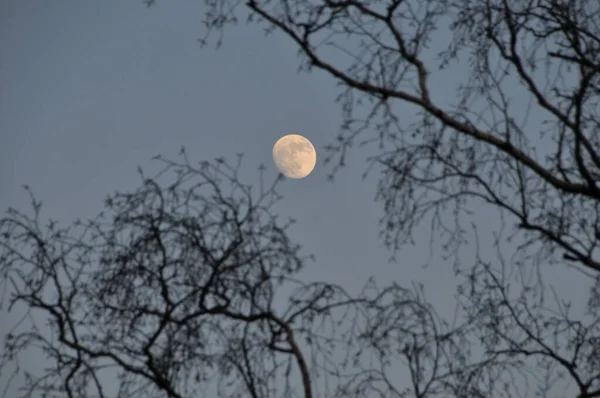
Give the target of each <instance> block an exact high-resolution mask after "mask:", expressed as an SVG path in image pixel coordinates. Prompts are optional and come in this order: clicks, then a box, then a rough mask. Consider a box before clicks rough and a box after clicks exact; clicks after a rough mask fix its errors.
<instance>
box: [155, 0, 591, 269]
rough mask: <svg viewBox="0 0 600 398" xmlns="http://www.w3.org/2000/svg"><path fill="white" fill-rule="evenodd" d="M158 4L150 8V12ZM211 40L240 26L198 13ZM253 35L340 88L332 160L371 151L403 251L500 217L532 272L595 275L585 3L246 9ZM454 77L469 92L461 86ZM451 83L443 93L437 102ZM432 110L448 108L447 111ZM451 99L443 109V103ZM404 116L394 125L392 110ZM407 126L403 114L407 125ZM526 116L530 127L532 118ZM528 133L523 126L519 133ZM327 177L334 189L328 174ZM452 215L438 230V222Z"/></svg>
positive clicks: (304, 2)
mask: <svg viewBox="0 0 600 398" xmlns="http://www.w3.org/2000/svg"><path fill="white" fill-rule="evenodd" d="M154 2H155V1H154V0H151V1H148V2H147V4H148V5H152V4H153V3H154ZM205 5H206V9H207V11H206V18H205V20H204V23H205V25H206V27H207V29H208V30H207V35H206V37H205V38H204V39H203V40H202V42H203V43H205V42H206V40H207V39H209V38H210V35H211V34H212V33H214V32H216V33H218V34H220V36H219V39H218V40H219V44H220V43H221V39H222V36H223V31H224V29H225V28H226V27H227V25H228V24H231V23H236V22H237V20H238V18H239V17H240V15H242V11H241V10H240V7H239V5H240V2H239V1H237V0H208V1H205ZM245 5H246V10H247V11H248V14H249V18H248V20H249V21H259V22H260V23H263V24H266V31H267V32H268V33H270V32H273V31H276V32H278V33H282V34H284V35H285V36H287V37H288V38H290V39H291V40H290V45H293V46H295V47H297V48H298V50H299V53H300V54H301V56H302V60H303V61H302V64H301V69H302V70H309V71H310V70H315V69H316V70H321V71H324V72H325V73H327V74H329V75H330V76H331V77H332V78H333V79H334V81H336V82H337V83H339V85H340V86H341V87H343V91H342V92H341V93H340V96H339V98H338V100H339V101H340V102H341V104H342V110H343V115H344V122H343V125H342V129H341V133H340V135H339V137H338V139H337V141H336V142H335V144H332V145H331V146H330V147H329V148H328V150H329V154H328V160H335V159H337V161H336V163H335V165H334V167H333V172H335V170H337V168H339V167H341V166H343V164H344V161H345V159H344V158H345V153H346V151H347V149H348V148H349V147H351V146H352V145H353V144H354V143H356V141H357V140H359V137H362V138H360V139H361V141H360V143H361V144H366V143H369V142H379V143H380V144H381V145H380V152H379V154H378V155H377V156H374V157H373V158H372V166H373V165H376V166H377V168H379V170H380V171H381V178H380V181H379V188H378V199H379V200H380V201H381V202H382V203H383V205H384V216H383V217H382V219H381V223H382V227H383V234H384V236H385V241H386V243H387V244H388V245H389V246H390V247H392V248H394V249H398V248H399V247H400V246H401V245H402V244H403V243H405V242H407V241H408V240H410V239H411V235H412V234H411V233H412V231H413V229H414V227H416V226H417V225H418V224H419V223H420V222H421V221H422V220H423V219H424V218H425V217H426V216H433V217H434V222H433V223H432V227H433V229H434V230H435V231H436V232H438V231H442V230H448V231H449V232H450V234H449V235H448V236H449V238H448V241H447V242H446V247H447V248H448V250H450V251H452V250H454V251H456V250H457V246H459V245H460V242H462V241H464V239H463V234H464V228H463V227H461V226H460V222H459V221H460V219H461V218H460V217H458V216H460V215H461V214H464V213H466V212H468V211H469V209H470V208H471V207H472V206H473V205H474V204H477V203H484V204H485V205H488V206H491V208H492V209H496V210H501V211H502V212H504V213H508V214H510V216H511V217H512V220H513V224H514V225H515V231H516V232H519V233H522V236H524V241H525V242H526V243H525V244H524V245H523V247H521V249H523V250H526V249H531V250H532V251H533V252H534V253H535V255H536V260H537V262H538V263H539V262H553V261H557V260H558V261H561V262H563V263H565V262H567V263H568V264H572V265H579V266H583V267H584V269H587V270H588V271H599V270H600V258H599V254H598V244H599V243H600V207H599V206H600V117H599V116H600V115H599V110H600V105H599V103H600V101H599V99H600V22H599V21H600V4H599V3H598V2H597V1H589V0H381V1H375V0H315V1H309V0H280V1H268V0H264V1H263V0H248V1H246V2H245ZM463 76H464V80H463V81H461V80H460V79H461V78H462V77H463ZM449 81H455V82H456V85H455V86H454V90H455V91H454V92H450V93H448V92H447V90H448V88H447V87H448V86H444V90H446V91H444V92H441V91H440V90H437V89H436V85H439V84H440V83H441V82H444V83H448V82H449ZM442 94H443V96H442ZM447 98H451V99H452V100H451V101H447V100H446V99H447ZM400 106H402V107H403V108H404V109H411V110H414V111H415V112H414V113H415V114H416V115H417V116H416V117H415V120H412V121H409V122H405V121H403V120H402V119H401V118H400V117H399V116H398V114H399V109H398V108H399V107H400ZM405 113H406V112H405ZM532 113H535V115H534V116H532ZM536 118H537V119H538V120H530V119H536ZM332 175H333V173H332ZM450 207H451V208H452V209H453V211H454V214H456V215H458V216H457V217H456V218H455V219H456V223H455V225H454V226H451V225H445V224H446V222H445V221H443V217H441V216H440V213H442V210H444V209H446V208H450Z"/></svg>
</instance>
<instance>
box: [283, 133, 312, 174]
mask: <svg viewBox="0 0 600 398" xmlns="http://www.w3.org/2000/svg"><path fill="white" fill-rule="evenodd" d="M273 161H274V162H275V166H277V169H278V170H279V171H280V172H281V174H283V175H284V176H286V177H288V178H293V179H300V178H304V177H306V176H307V175H309V174H310V173H311V172H312V171H313V169H314V168H315V165H316V164H317V151H315V147H314V146H313V144H312V143H311V142H310V141H309V140H308V139H307V138H305V137H303V136H301V135H298V134H288V135H285V136H283V137H281V138H280V139H278V140H277V142H276V143H275V145H274V146H273Z"/></svg>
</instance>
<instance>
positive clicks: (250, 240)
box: [0, 152, 600, 398]
mask: <svg viewBox="0 0 600 398" xmlns="http://www.w3.org/2000/svg"><path fill="white" fill-rule="evenodd" d="M160 160H161V161H162V162H164V164H165V168H164V169H163V170H162V171H161V172H160V173H159V174H158V175H156V176H154V177H152V178H147V177H146V176H144V174H143V173H142V172H141V170H140V174H141V176H142V181H143V182H142V184H141V186H140V187H139V188H138V189H136V190H134V191H133V192H128V193H119V192H117V193H115V194H113V195H110V196H108V197H107V199H106V202H105V204H106V209H105V212H103V213H102V214H100V215H99V216H98V217H97V218H94V219H92V220H89V221H85V222H84V221H78V222H75V223H74V225H72V226H71V227H59V226H58V224H57V223H56V222H54V221H50V222H49V223H48V224H47V225H45V226H44V225H42V224H43V223H42V221H41V220H40V206H41V204H40V202H39V201H37V200H36V199H35V198H34V196H33V195H32V194H31V199H32V205H33V215H32V216H28V215H26V214H24V213H22V212H19V211H17V210H14V209H10V210H9V211H8V213H7V215H6V216H5V217H3V218H2V219H0V271H1V275H2V278H1V279H0V281H2V282H3V283H2V285H3V287H4V290H5V292H10V293H11V295H10V297H9V300H8V304H9V308H12V307H13V306H14V307H15V308H22V309H24V310H25V316H24V318H23V322H19V323H18V324H16V325H14V328H13V329H12V330H11V331H10V333H9V334H7V335H6V336H5V345H4V350H3V352H2V354H1V355H0V369H2V373H3V374H4V375H7V373H8V371H9V370H10V367H11V366H12V367H13V370H14V373H13V376H15V375H17V376H18V375H22V376H23V377H24V380H25V383H24V384H23V385H22V386H21V389H20V394H19V397H20V398H25V397H27V398H34V397H35V398H37V397H77V398H91V397H100V398H105V397H133V398H135V397H165V396H166V397H170V398H184V397H185V398H188V397H199V396H218V397H253V398H268V397H277V398H280V397H303V398H312V397H336V398H342V397H344V398H346V397H356V398H359V397H360V398H363V397H391V398H403V397H418V398H426V397H449V396H450V397H457V398H458V397H460V398H467V397H469V398H471V397H514V396H534V394H538V395H535V396H544V397H551V396H553V397H557V396H560V397H564V396H573V397H579V398H584V397H586V398H591V397H598V396H600V361H599V360H598V358H600V313H599V310H600V302H599V300H598V298H599V297H600V294H599V293H600V289H596V290H595V291H594V295H592V296H591V299H590V302H589V303H588V304H589V305H588V310H589V311H590V312H589V316H587V317H586V318H585V319H577V318H572V317H571V316H570V315H569V313H568V311H567V310H565V309H564V307H559V309H560V310H561V311H562V312H561V311H559V312H556V311H555V312H552V308H551V307H547V306H545V304H544V301H543V295H542V291H540V289H539V287H540V285H539V283H538V284H535V285H533V286H527V284H526V283H525V282H524V281H521V282H523V283H522V285H523V286H522V288H521V289H520V290H517V291H516V292H517V295H515V294H514V292H515V291H514V289H513V291H512V292H511V291H509V289H508V282H509V280H512V279H511V278H510V275H507V274H506V271H505V269H504V268H502V267H500V268H496V269H494V268H492V267H491V266H490V265H488V264H486V263H484V262H483V260H478V263H477V264H476V266H475V267H473V268H472V269H470V270H467V271H465V273H464V277H465V283H464V284H463V285H460V286H459V289H458V290H457V293H458V296H457V297H458V303H459V305H458V308H457V314H455V316H454V318H453V319H444V317H442V316H440V315H438V314H437V313H436V311H435V309H434V308H433V307H432V306H431V305H430V304H428V302H427V300H426V297H425V296H424V290H423V287H422V286H419V285H415V286H413V287H412V288H410V289H408V288H406V287H401V286H399V285H398V284H396V283H392V284H389V285H387V286H383V287H379V286H378V285H377V284H376V283H375V281H367V283H366V285H365V288H364V290H363V291H362V292H361V293H360V294H358V295H357V296H354V297H352V296H350V295H349V294H348V293H346V292H345V291H344V289H343V288H342V287H340V286H336V285H335V284H329V283H322V282H315V283H301V282H300V281H298V280H296V279H295V275H296V274H297V273H298V272H299V271H300V270H301V268H302V265H303V263H304V262H305V261H306V260H307V258H308V257H307V256H303V255H302V254H301V251H300V248H299V247H298V246H297V245H294V244H293V243H292V242H291V241H290V240H289V238H288V237H287V235H286V234H287V232H286V231H287V228H288V227H289V225H290V224H289V222H288V223H281V222H280V221H279V220H278V219H277V217H276V216H275V215H273V214H272V213H271V210H270V208H271V206H272V205H273V204H274V203H275V202H276V201H277V200H278V198H279V195H278V194H277V192H276V184H277V180H276V181H275V182H274V183H273V184H270V185H268V186H267V185H266V184H261V187H260V189H259V190H258V192H256V193H253V191H252V189H251V187H249V186H248V185H245V184H243V183H242V182H240V180H239V178H238V170H239V169H240V165H241V158H240V160H239V161H238V163H237V165H234V166H231V165H229V164H228V163H227V162H225V161H224V160H223V159H218V160H217V161H216V162H215V163H214V164H213V163H208V162H202V163H200V165H199V166H195V165H193V164H191V163H190V162H189V161H188V159H187V156H186V155H185V152H183V161H181V162H174V161H170V160H165V159H162V158H160ZM169 172H170V173H169ZM168 175H171V176H174V178H173V179H172V180H171V181H169V182H165V183H162V178H163V176H168ZM167 181H168V180H167ZM261 181H263V180H262V178H261ZM29 192H30V191H29ZM501 265H502V264H501ZM513 279H514V278H513ZM286 291H287V292H289V293H288V294H286V293H285V292H286ZM2 297H3V299H2V302H0V304H5V302H4V297H5V294H2ZM446 318H448V317H446ZM23 355H29V356H36V355H37V356H41V355H43V356H44V358H45V360H46V361H47V364H48V366H47V367H46V368H45V369H44V370H42V371H41V373H34V372H32V371H30V370H29V369H23V368H22V367H21V365H20V364H21V362H20V358H21V357H22V356H23ZM519 375H521V376H520V377H521V378H520V379H519ZM528 375H529V376H532V378H531V379H528V378H527V377H528ZM403 380H405V381H403ZM569 382H570V383H571V385H569V384H568V383H569ZM557 386H559V387H560V388H561V389H560V391H559V393H558V395H557V392H556V391H557V390H556V388H557ZM8 387H10V386H8ZM7 391H9V390H8V389H5V390H4V394H3V396H5V397H8V396H7ZM530 394H531V395H530ZM13 396H14V395H11V396H10V397H11V398H12V397H13Z"/></svg>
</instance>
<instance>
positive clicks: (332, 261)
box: [0, 0, 585, 367]
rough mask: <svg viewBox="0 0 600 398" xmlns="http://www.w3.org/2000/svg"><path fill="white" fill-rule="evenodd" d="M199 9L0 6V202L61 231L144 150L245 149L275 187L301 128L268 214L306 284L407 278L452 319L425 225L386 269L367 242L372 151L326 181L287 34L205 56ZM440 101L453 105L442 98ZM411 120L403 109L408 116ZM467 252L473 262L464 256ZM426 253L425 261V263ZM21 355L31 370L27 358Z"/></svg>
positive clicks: (321, 84) (129, 176) (147, 153)
mask: <svg viewBox="0 0 600 398" xmlns="http://www.w3.org/2000/svg"><path fill="white" fill-rule="evenodd" d="M202 12H203V6H202V2H201V1H198V0H186V1H178V2H167V1H163V2H161V3H160V4H159V5H158V6H157V7H154V8H152V9H146V8H145V7H144V6H143V4H142V2H141V0H140V1H136V0H133V1H127V2H124V1H119V2H101V1H94V2H83V1H78V0H71V1H66V0H55V1H46V2H40V1H31V0H6V1H3V2H2V4H1V5H0V192H1V195H0V208H1V209H2V210H4V209H5V208H6V207H8V206H15V207H18V208H21V209H26V206H27V205H28V203H27V201H26V195H25V192H23V190H22V189H21V185H22V184H28V185H30V186H31V188H32V189H33V191H34V193H35V194H36V195H37V197H38V198H39V199H41V200H42V201H43V203H44V212H43V215H44V216H45V217H52V218H55V219H57V220H59V221H61V222H63V223H68V222H71V221H73V220H74V219H75V218H78V217H83V218H85V217H89V216H93V215H95V214H97V213H98V212H99V211H100V210H101V209H102V205H103V199H104V197H105V194H106V193H109V192H113V191H114V190H115V189H120V190H126V189H133V188H135V187H136V186H137V184H139V182H140V181H139V178H138V176H137V174H136V167H137V166H138V165H140V166H142V167H144V168H148V169H149V170H152V169H153V166H152V165H153V163H152V162H151V161H150V158H151V157H152V156H154V155H156V154H163V155H165V156H166V157H170V158H175V157H176V156H177V152H178V150H179V148H180V147H181V146H182V145H183V146H185V147H186V149H187V152H188V154H189V156H190V157H191V158H194V159H197V160H205V159H208V160H211V159H214V158H215V157H217V156H225V157H227V158H229V159H232V160H234V156H235V154H236V153H238V152H244V153H245V155H246V156H245V159H244V165H245V167H246V168H247V169H246V171H245V173H244V174H243V178H244V181H245V182H247V183H256V182H257V178H258V171H257V168H258V166H259V164H261V163H262V164H264V165H266V166H267V168H268V171H267V176H268V178H269V179H272V178H274V177H275V168H274V166H273V164H272V159H271V148H272V145H273V143H274V142H275V141H276V139H277V138H279V137H280V136H282V135H285V134H289V133H297V134H301V135H304V136H306V137H307V138H309V139H310V140H311V141H312V142H313V144H314V145H315V147H316V148H317V152H318V156H319V158H318V163H317V167H316V168H315V170H314V171H313V173H312V174H311V175H310V176H309V177H308V178H306V179H303V180H286V181H284V182H283V183H282V184H281V186H280V191H281V192H282V194H283V195H284V199H283V201H282V202H281V203H280V204H279V205H278V207H277V211H278V213H279V214H280V215H282V216H291V217H294V218H296V219H297V220H298V223H297V224H296V227H295V229H294V230H293V231H292V233H291V235H292V236H293V238H294V239H295V240H296V241H297V242H298V243H301V244H302V245H303V246H304V248H305V250H306V252H307V253H314V254H315V255H316V261H315V262H314V263H309V264H308V266H307V268H306V270H305V272H304V274H303V276H304V277H305V278H306V279H312V280H318V279H326V280H329V281H335V282H336V283H339V284H340V285H342V286H345V287H347V288H349V289H350V290H353V289H358V288H359V287H360V286H362V284H363V283H364V282H365V281H366V278H367V277H368V276H370V275H374V276H375V277H376V278H377V279H379V280H381V281H389V280H396V281H398V282H400V283H402V284H406V285H408V284H410V282H411V281H422V282H424V283H425V288H426V292H427V293H428V297H429V298H430V299H431V300H432V301H434V302H435V303H437V304H438V305H439V307H438V308H439V309H440V312H442V313H444V312H446V313H448V311H451V310H452V309H453V304H452V300H448V299H449V298H451V297H452V293H453V291H454V288H455V284H454V283H453V282H452V271H451V265H450V264H448V263H444V262H443V261H442V260H441V259H440V258H439V256H438V255H437V254H436V255H435V256H434V257H432V258H430V253H429V225H424V226H423V228H421V230H420V231H419V232H418V233H417V234H416V236H415V240H416V242H417V244H416V245H415V246H413V247H406V248H403V249H402V252H401V255H400V256H399V261H398V262H397V263H395V264H393V263H392V264H390V263H389V262H388V258H389V257H390V253H389V252H388V251H386V250H385V249H384V248H383V247H382V245H381V242H380V240H379V239H378V236H377V232H378V226H377V219H378V217H379V216H380V215H381V207H380V205H379V204H377V203H375V202H374V201H373V198H374V195H375V179H374V178H373V177H375V176H373V177H372V178H370V179H367V180H366V181H363V180H361V174H362V172H363V171H364V170H365V168H366V163H365V157H366V155H367V154H369V152H368V151H365V150H355V151H353V152H352V153H351V156H350V158H349V161H348V166H347V167H345V168H344V169H343V170H342V171H341V172H340V173H339V174H338V175H337V178H336V180H335V181H334V182H333V183H330V182H327V181H326V176H327V173H328V172H329V171H330V169H329V168H328V167H325V166H324V165H323V164H322V159H323V158H322V155H323V150H322V147H323V146H324V145H326V144H327V143H331V142H332V141H333V140H334V139H335V136H336V134H337V133H338V127H339V124H340V121H341V117H340V115H341V113H340V108H339V105H338V104H335V103H334V99H335V96H336V94H337V93H338V91H337V88H335V86H334V81H333V80H332V79H331V78H330V77H329V76H326V75H325V74H323V73H318V72H317V73H311V74H298V73H297V72H296V69H297V66H298V58H297V56H296V48H295V47H293V45H292V44H291V41H289V40H288V39H287V38H285V37H283V36H282V35H280V34H277V33H275V34H273V35H271V36H269V37H268V38H265V37H264V35H263V34H262V31H261V29H260V28H259V27H257V26H246V25H244V24H243V23H242V24H239V25H238V27H236V28H233V29H229V30H228V31H227V32H226V36H225V41H224V46H223V47H222V48H221V49H220V50H218V51H214V50H213V49H212V48H205V49H201V48H200V46H199V44H198V42H197V41H196V39H198V38H199V37H201V36H202V34H203V30H202V24H201V20H202ZM457 73H458V72H457ZM444 94H446V95H448V96H449V97H450V98H452V99H453V98H454V96H453V93H452V92H451V91H448V92H446V93H444V91H443V90H442V91H439V92H438V95H444ZM413 111H414V109H409V108H406V111H405V112H406V114H405V115H404V116H406V117H407V118H409V117H411V116H412V115H411V114H409V112H413ZM479 216H480V217H486V219H491V220H493V219H494V217H495V214H494V213H493V212H489V211H486V212H483V213H480V215H479ZM486 225H487V226H493V223H491V222H490V223H487V224H486ZM496 225H497V224H496ZM482 232H486V231H485V228H483V230H482ZM487 232H489V231H487ZM482 239H484V238H482ZM484 243H485V240H484ZM438 254H439V253H438ZM488 255H489V257H490V258H493V251H491V250H490V252H489V253H488ZM464 256H465V258H466V259H467V260H472V253H470V252H469V249H468V247H467V248H465V253H464ZM428 259H429V260H430V262H431V266H430V267H428V268H426V269H423V268H422V267H421V266H422V264H423V263H424V262H425V261H427V260H428ZM548 275H549V278H551V279H552V278H556V279H555V280H556V281H558V280H559V279H558V278H560V280H561V281H563V283H562V285H563V286H565V285H570V286H572V285H573V284H575V283H577V284H578V283H581V282H580V279H578V278H579V277H578V276H577V275H576V274H575V273H573V272H564V271H563V270H556V269H554V270H550V271H548ZM579 291H582V290H579ZM583 291H585V290H583ZM581 297H582V298H583V297H584V296H581ZM17 315H18V314H11V315H9V316H8V318H7V319H12V320H14V319H16V318H17ZM448 315H449V316H450V315H451V314H450V313H448ZM26 362H28V363H26V364H25V365H28V366H32V367H36V366H39V365H38V364H39V359H38V358H27V361H26Z"/></svg>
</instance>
